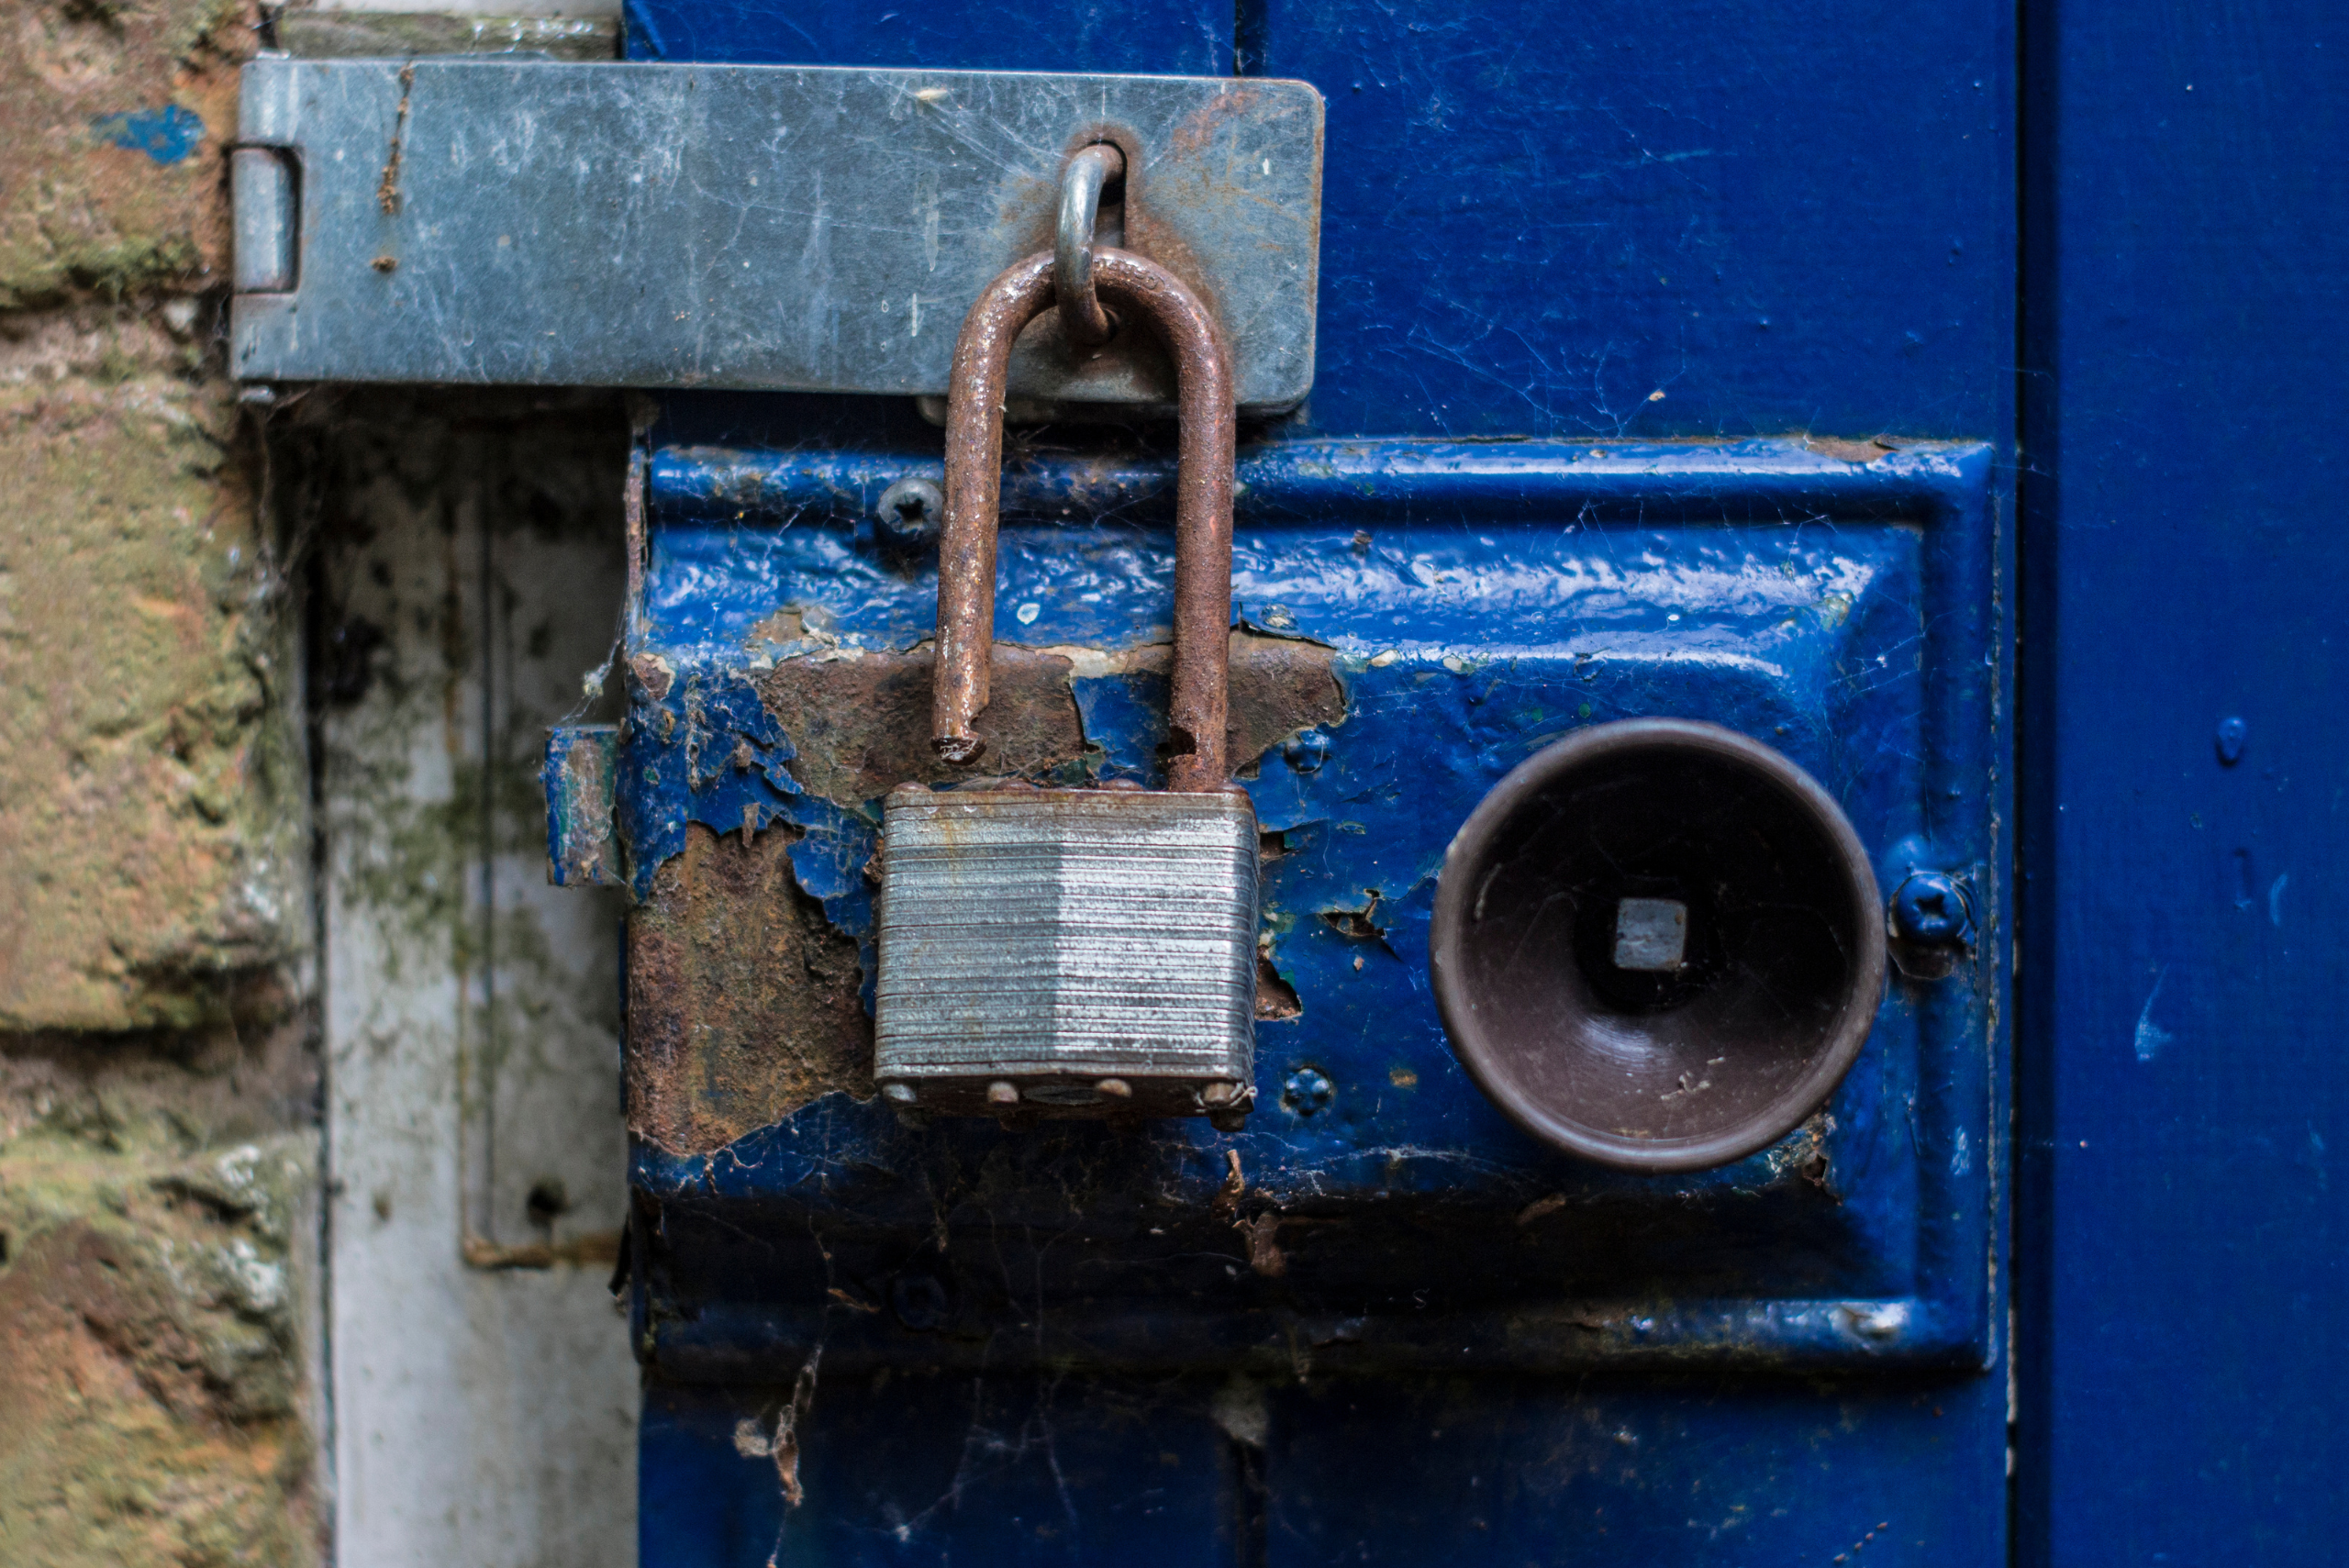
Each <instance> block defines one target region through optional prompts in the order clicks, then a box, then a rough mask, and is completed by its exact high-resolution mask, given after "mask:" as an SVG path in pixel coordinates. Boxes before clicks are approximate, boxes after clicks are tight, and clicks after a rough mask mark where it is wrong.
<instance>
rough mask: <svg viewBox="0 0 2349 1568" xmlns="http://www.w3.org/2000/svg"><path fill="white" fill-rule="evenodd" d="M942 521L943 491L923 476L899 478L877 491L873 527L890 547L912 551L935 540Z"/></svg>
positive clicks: (943, 509)
mask: <svg viewBox="0 0 2349 1568" xmlns="http://www.w3.org/2000/svg"><path fill="white" fill-rule="evenodd" d="M945 520H946V493H945V492H944V491H942V490H941V489H939V487H938V485H937V484H935V483H934V482H932V481H930V480H927V479H900V480H899V481H897V483H896V484H892V485H891V486H889V488H888V489H886V490H884V491H883V492H881V504H880V505H879V506H876V507H874V511H873V527H874V530H875V531H876V532H878V533H879V534H880V536H881V540H882V542H883V543H885V544H886V545H888V546H889V547H890V548H891V549H892V550H902V551H905V552H907V553H912V552H913V551H916V550H929V549H930V548H931V547H932V546H934V545H936V544H937V543H938V530H939V529H940V528H941V527H943V526H944V524H945Z"/></svg>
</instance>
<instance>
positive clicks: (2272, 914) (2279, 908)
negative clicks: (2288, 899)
mask: <svg viewBox="0 0 2349 1568" xmlns="http://www.w3.org/2000/svg"><path fill="white" fill-rule="evenodd" d="M2291 880H2292V873H2290V872H2286V873H2284V874H2283V875H2281V876H2279V877H2277V879H2276V880H2275V881H2273V882H2271V883H2269V884H2267V923H2268V924H2269V925H2271V926H2273V927H2275V928H2276V929H2277V930H2279V931H2280V930H2282V929H2284V884H2286V883H2288V882H2289V881H2291Z"/></svg>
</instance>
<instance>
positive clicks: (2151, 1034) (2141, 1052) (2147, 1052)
mask: <svg viewBox="0 0 2349 1568" xmlns="http://www.w3.org/2000/svg"><path fill="white" fill-rule="evenodd" d="M2168 978H2169V965H2167V964H2164V965H2162V968H2161V973H2158V974H2156V975H2154V988H2153V990H2152V991H2151V992H2150V993H2149V994H2148V995H2146V997H2145V1005H2144V1006H2143V1008H2142V1009H2141V1010H2140V1011H2139V1012H2138V1014H2137V1039H2136V1045H2137V1060H2138V1061H2140V1062H2151V1061H2152V1060H2153V1059H2154V1057H2156V1056H2159V1055H2160V1054H2161V1053H2162V1047H2164V1046H2165V1045H2167V1044H2169V1042H2170V1041H2171V1040H2174V1039H2176V1036H2174V1035H2172V1034H2171V1033H2170V1032H2169V1031H2168V1030H2167V1029H2163V1028H2162V1027H2161V1026H2160V1025H2158V1024H2156V1023H2154V1003H2155V1002H2158V1001H2159V1000H2161V995H2162V983H2163V982H2164V981H2165V980H2167V979H2168Z"/></svg>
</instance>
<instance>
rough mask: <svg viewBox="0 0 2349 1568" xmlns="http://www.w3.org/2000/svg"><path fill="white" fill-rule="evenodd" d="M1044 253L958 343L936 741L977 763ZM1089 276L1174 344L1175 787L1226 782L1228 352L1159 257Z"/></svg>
mask: <svg viewBox="0 0 2349 1568" xmlns="http://www.w3.org/2000/svg"><path fill="white" fill-rule="evenodd" d="M1052 267H1053V257H1052V252H1051V251H1049V250H1047V251H1043V252H1041V253H1040V254H1037V255H1034V256H1030V257H1029V258H1028V259H1027V260H1026V261H1015V262H1013V263H1012V264H1011V265H1010V266H1009V267H1007V268H1006V269H1004V271H1003V272H1002V274H1001V275H1000V276H998V277H997V278H996V280H995V282H994V283H992V284H988V285H987V290H986V292H985V294H983V295H980V296H979V302H978V303H977V304H976V305H974V306H972V307H971V314H970V315H969V316H968V317H964V318H963V335H962V336H961V337H960V338H958V339H955V343H954V370H953V383H952V388H951V390H950V395H949V397H948V401H947V411H946V518H945V523H944V525H943V527H942V528H941V532H940V535H939V540H938V664H937V673H936V676H935V682H936V687H935V689H936V698H935V706H933V708H932V710H931V711H932V720H931V729H932V735H933V738H932V740H931V742H930V743H931V744H932V745H933V746H935V747H936V748H937V749H938V753H939V755H940V756H941V757H944V758H945V759H946V760H947V761H948V762H954V763H958V764H959V763H965V762H973V761H975V760H976V759H977V757H978V755H979V753H980V751H982V750H983V749H984V743H983V742H982V741H981V740H979V738H978V736H977V734H976V733H975V732H974V728H973V725H974V721H975V720H976V719H977V717H978V716H979V714H980V713H981V711H983V710H984V709H985V707H986V706H987V666H988V662H989V659H990V655H991V654H992V653H993V651H994V648H995V591H996V523H997V521H998V519H999V518H1000V516H1001V511H1002V504H1003V406H1004V387H1005V383H1006V381H1007V379H1008V375H1009V371H1010V365H1011V346H1012V344H1013V342H1014V341H1016V340H1017V339H1018V338H1019V331H1020V328H1023V327H1025V326H1027V325H1028V323H1029V322H1030V321H1032V320H1034V319H1035V318H1036V317H1039V316H1041V315H1042V314H1043V313H1044V312H1045V311H1047V310H1049V309H1051V308H1052V305H1053V303H1054V296H1053V290H1052ZM1093 285H1094V287H1095V288H1096V289H1097V290H1098V291H1099V292H1100V294H1101V295H1103V296H1104V297H1106V298H1107V299H1108V300H1109V301H1110V302H1111V303H1113V304H1116V305H1119V306H1124V307H1125V311H1126V319H1127V320H1129V321H1132V320H1136V319H1140V320H1145V321H1148V322H1149V323H1150V324H1151V325H1152V326H1153V327H1155V328H1157V330H1158V335H1159V337H1160V338H1162V339H1164V341H1165V343H1166V346H1167V348H1168V349H1169V350H1171V351H1172V352H1173V354H1174V357H1175V379H1176V383H1177V388H1178V398H1179V414H1180V417H1181V427H1182V456H1181V459H1180V460H1179V462H1178V464H1177V466H1176V470H1175V679H1174V695H1173V700H1172V701H1171V702H1170V703H1169V704H1168V706H1167V738H1168V743H1169V760H1168V762H1167V768H1166V787H1167V788H1168V789H1169V790H1171V791H1175V792H1177V793H1180V794H1188V795H1198V794H1207V793H1211V792H1214V791H1217V790H1222V789H1228V788H1230V787H1231V784H1230V769H1229V767H1228V766H1227V760H1226V755H1225V740H1224V728H1225V725H1226V724H1227V723H1228V721H1229V717H1230V688H1229V684H1228V682H1229V677H1230V658H1231V649H1230V633H1231V472H1232V457H1233V450H1234V446H1235V442H1236V437H1235V435H1234V433H1233V426H1234V420H1235V415H1234V412H1233V407H1232V401H1231V368H1230V359H1229V357H1228V356H1227V355H1226V354H1225V352H1224V347H1223V335H1222V333H1221V332H1219V330H1217V328H1216V324H1215V318H1214V317H1211V316H1209V315H1208V309H1207V306H1204V305H1202V304H1201V303H1199V297H1198V295H1195V294H1193V293H1192V292H1191V291H1190V290H1189V289H1188V288H1186V287H1185V286H1184V285H1183V282H1182V280H1181V279H1179V278H1177V277H1175V274H1174V273H1172V272H1168V271H1167V270H1166V269H1165V268H1163V267H1162V266H1160V265H1159V264H1158V263H1157V262H1155V261H1150V260H1149V259H1148V258H1146V257H1142V256H1137V255H1135V254H1134V253H1133V252H1132V251H1130V250H1116V249H1114V248H1112V247H1108V246H1097V247H1095V248H1094V250H1093Z"/></svg>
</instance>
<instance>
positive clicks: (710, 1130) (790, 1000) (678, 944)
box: [628, 823, 873, 1155]
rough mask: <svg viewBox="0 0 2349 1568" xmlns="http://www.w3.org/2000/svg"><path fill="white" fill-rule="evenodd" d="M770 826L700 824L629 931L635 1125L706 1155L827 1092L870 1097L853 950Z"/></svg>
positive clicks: (666, 1144) (658, 877)
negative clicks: (750, 829)
mask: <svg viewBox="0 0 2349 1568" xmlns="http://www.w3.org/2000/svg"><path fill="white" fill-rule="evenodd" d="M797 837H798V835H797V834H796V832H795V831H794V830H792V829H790V828H785V827H781V826H778V827H774V828H768V829H766V830H765V831H763V832H761V833H756V834H753V835H751V838H750V841H749V843H747V844H745V843H744V842H743V836H742V835H741V834H740V833H729V834H725V835H722V836H721V835H720V834H718V833H716V832H713V831H712V830H711V829H709V828H706V827H704V826H702V825H701V824H700V823H694V824H692V825H690V826H688V827H687V828H686V829H685V852H684V853H682V854H679V855H675V856H673V857H671V858H670V859H669V860H668V861H667V862H664V863H663V864H662V866H661V868H660V870H659V871H657V872H656V873H654V874H653V882H652V896H651V899H649V900H648V901H647V902H645V903H644V904H641V905H640V906H638V907H637V908H636V910H635V911H634V912H633V913H632V914H631V915H630V916H629V925H628V1029H629V1051H628V1120H629V1130H630V1131H632V1132H634V1133H636V1134H637V1135H638V1136H639V1137H640V1138H643V1139H645V1140H648V1141H650V1142H652V1143H655V1144H657V1145H659V1146H660V1147H661V1148H662V1149H664V1150H666V1151H669V1152H670V1153H673V1154H688V1155H690V1154H706V1153H708V1152H709V1151H712V1150H716V1149H720V1148H723V1147H724V1146H725V1145H727V1144H729V1143H731V1142H732V1141H734V1140H736V1139H738V1138H740V1137H741V1136H742V1135H743V1134H744V1133H747V1132H751V1131H753V1130H755V1129H759V1128H762V1127H767V1126H770V1125H772V1124H774V1123H775V1122H778V1121H781V1120H782V1119H783V1118H785V1117H786V1116H788V1115H789V1114H790V1113H791V1112H793V1111H795V1110H796V1109H798V1108H799V1107H800V1106H804V1105H806V1104H807V1103H808V1102H809V1101H810V1100H814V1099H816V1098H818V1097H819V1096H821V1095H828V1094H830V1093H833V1092H834V1091H839V1092H841V1093H845V1094H850V1095H855V1096H856V1097H857V1098H859V1099H867V1098H870V1097H871V1096H872V1094H873V1023H872V1020H871V1019H870V1018H866V1017H865V1014H864V1008H863V1004H862V1003H861V1002H860V1001H859V999H858V992H859V989H860V987H861V985H862V982H863V972H862V970H861V969H860V968H859V967H858V963H857V951H856V940H855V939H854V938H853V937H851V936H850V935H848V933H846V932H844V931H842V930H841V929H838V928H837V927H835V926H833V925H832V924H831V922H830V921H829V920H827V919H826V918H825V917H824V908H823V906H822V904H820V903H819V902H818V901H817V900H816V899H814V898H811V897H809V896H808V895H807V894H806V893H805V892H803V891H802V890H801V889H800V886H799V883H798V879H797V878H796V876H794V875H793V873H792V869H791V857H790V853H789V851H790V849H791V846H792V844H793V843H795V842H796V841H797Z"/></svg>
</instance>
